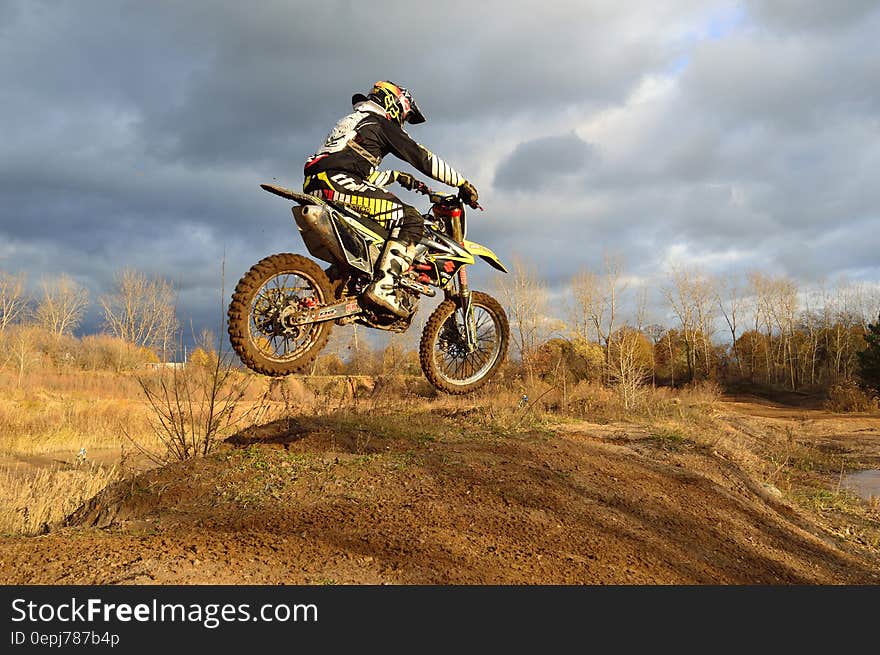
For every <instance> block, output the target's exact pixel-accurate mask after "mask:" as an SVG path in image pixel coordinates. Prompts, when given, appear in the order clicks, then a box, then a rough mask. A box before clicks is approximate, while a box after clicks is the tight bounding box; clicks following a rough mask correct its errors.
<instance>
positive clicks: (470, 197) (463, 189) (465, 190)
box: [458, 180, 479, 209]
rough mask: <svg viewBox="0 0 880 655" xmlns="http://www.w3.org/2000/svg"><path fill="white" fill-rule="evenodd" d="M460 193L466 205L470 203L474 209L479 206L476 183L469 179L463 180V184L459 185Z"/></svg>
mask: <svg viewBox="0 0 880 655" xmlns="http://www.w3.org/2000/svg"><path fill="white" fill-rule="evenodd" d="M458 195H459V197H460V198H461V199H462V200H463V201H464V203H465V204H466V205H470V206H471V207H473V208H474V209H476V208H477V207H479V205H478V204H477V190H476V188H474V185H473V184H471V183H470V182H468V181H467V180H465V181H464V182H462V183H461V186H459V187H458Z"/></svg>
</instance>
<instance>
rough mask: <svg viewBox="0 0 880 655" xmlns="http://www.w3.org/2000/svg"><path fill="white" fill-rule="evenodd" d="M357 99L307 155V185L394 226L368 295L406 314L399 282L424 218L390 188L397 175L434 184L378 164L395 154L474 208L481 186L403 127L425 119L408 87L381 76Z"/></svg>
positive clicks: (409, 183) (412, 186)
mask: <svg viewBox="0 0 880 655" xmlns="http://www.w3.org/2000/svg"><path fill="white" fill-rule="evenodd" d="M351 104H352V109H353V110H354V111H353V112H352V113H351V114H349V115H348V116H346V117H344V118H342V119H341V120H340V121H339V122H338V123H337V124H336V126H335V127H334V128H333V130H332V131H331V132H330V134H328V135H327V139H326V141H325V142H324V145H323V146H322V147H321V149H320V150H318V152H316V153H315V154H314V155H312V156H311V157H309V158H308V159H307V160H306V163H305V166H304V168H303V173H304V175H305V181H304V182H303V191H304V192H306V193H310V194H313V195H317V196H319V197H324V198H326V199H327V200H332V201H334V202H339V203H342V204H345V205H349V206H351V207H352V208H354V209H355V210H357V211H358V212H360V213H361V214H363V215H366V216H369V217H370V218H372V219H373V220H376V221H378V222H380V223H381V224H383V225H384V226H386V227H388V228H389V229H391V233H390V235H389V238H388V240H387V241H386V244H385V249H384V250H383V252H382V256H381V257H380V259H379V262H378V263H377V264H376V269H377V270H376V271H375V272H374V277H373V282H372V284H371V285H370V286H369V287H367V289H366V291H365V293H364V296H365V297H366V298H367V299H368V300H369V301H370V302H372V303H374V304H375V305H378V306H379V307H382V308H384V309H386V310H388V311H390V312H392V313H394V314H396V315H398V316H406V315H407V314H408V313H409V311H408V310H407V308H406V307H404V306H403V305H402V304H401V302H400V298H399V297H398V295H397V293H396V288H397V280H398V278H399V277H400V276H401V275H402V274H403V273H404V272H406V270H407V269H409V267H410V265H411V264H412V260H413V257H414V255H415V249H416V245H417V244H418V242H419V241H420V240H421V238H422V234H423V231H424V218H423V217H422V215H421V214H420V213H419V211H418V210H417V209H416V208H415V207H412V206H410V205H407V204H406V203H404V202H403V201H401V200H400V199H399V198H398V197H397V196H395V195H394V194H392V193H390V192H389V191H386V190H385V188H384V187H385V185H387V184H390V183H391V182H394V181H396V182H397V183H398V184H400V185H401V186H402V187H403V188H405V189H408V190H415V191H421V192H425V191H426V190H427V188H426V187H425V185H424V184H423V183H422V182H420V181H419V180H417V179H415V178H414V177H413V176H412V175H409V174H408V173H404V172H401V171H379V170H377V167H378V166H379V162H381V161H382V158H383V157H384V156H385V155H387V154H388V153H392V154H394V155H395V156H396V157H398V158H399V159H402V160H403V161H405V162H407V163H409V164H411V165H412V166H413V167H414V168H416V169H418V170H420V171H421V172H422V173H424V174H425V175H429V176H431V177H432V178H433V179H435V180H437V181H438V182H443V183H444V184H448V185H450V186H454V187H458V188H459V190H460V191H459V195H460V196H461V198H462V199H463V200H464V202H465V203H467V204H468V205H470V206H471V207H476V206H477V190H476V189H475V188H474V186H473V185H472V184H471V183H470V182H468V181H467V180H466V179H465V178H464V177H462V176H461V175H460V174H459V173H458V172H456V171H455V169H453V168H452V167H451V166H450V165H449V164H447V163H446V162H444V161H443V160H442V159H440V158H439V157H437V156H436V155H435V154H434V153H432V152H431V151H430V150H428V149H427V148H425V147H424V146H422V145H420V144H418V143H416V142H415V141H413V140H412V138H411V137H410V136H409V135H408V134H407V133H406V131H404V129H403V124H404V123H405V122H409V123H412V124H413V125H415V124H418V123H424V122H425V115H424V114H423V113H422V112H421V110H420V109H419V106H418V105H417V104H416V101H415V99H414V98H413V96H412V94H411V93H410V92H409V91H408V90H407V89H405V88H403V87H401V86H398V85H397V84H394V83H392V82H388V81H383V82H376V84H375V85H374V86H373V88H372V89H371V90H370V92H369V93H368V94H367V95H364V94H362V93H356V94H355V95H353V96H352V98H351Z"/></svg>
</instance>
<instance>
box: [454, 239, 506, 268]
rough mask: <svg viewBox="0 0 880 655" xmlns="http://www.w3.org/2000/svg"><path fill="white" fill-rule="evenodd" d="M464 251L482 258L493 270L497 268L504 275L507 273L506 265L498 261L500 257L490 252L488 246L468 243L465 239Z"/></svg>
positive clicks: (473, 242)
mask: <svg viewBox="0 0 880 655" xmlns="http://www.w3.org/2000/svg"><path fill="white" fill-rule="evenodd" d="M463 245H464V249H465V250H467V251H468V252H469V253H470V254H472V255H474V256H479V257H482V258H483V259H485V260H486V262H488V264H489V265H490V266H491V267H492V268H497V269H498V270H499V271H501V272H502V273H507V269H506V268H504V264H502V263H501V260H500V259H498V256H497V255H496V254H495V253H494V252H492V251H491V250H489V249H488V248H487V247H486V246H483V245H480V244H479V243H477V242H476V241H468V240H467V239H465V242H464V244H463Z"/></svg>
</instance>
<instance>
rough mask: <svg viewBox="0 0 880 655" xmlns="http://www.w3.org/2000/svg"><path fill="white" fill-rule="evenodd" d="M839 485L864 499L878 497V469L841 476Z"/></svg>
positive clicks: (879, 483) (879, 487)
mask: <svg viewBox="0 0 880 655" xmlns="http://www.w3.org/2000/svg"><path fill="white" fill-rule="evenodd" d="M841 485H842V486H843V487H845V488H847V489H850V490H851V491H854V492H856V493H857V494H858V495H859V496H861V497H862V498H864V499H865V500H871V497H874V498H880V470H876V471H856V472H855V473H850V474H848V475H845V476H844V477H843V480H841Z"/></svg>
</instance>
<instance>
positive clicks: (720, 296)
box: [715, 278, 744, 377]
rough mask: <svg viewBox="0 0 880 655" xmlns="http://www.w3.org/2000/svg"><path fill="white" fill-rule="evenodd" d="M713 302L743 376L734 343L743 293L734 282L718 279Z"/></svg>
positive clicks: (737, 348) (737, 349) (738, 368)
mask: <svg viewBox="0 0 880 655" xmlns="http://www.w3.org/2000/svg"><path fill="white" fill-rule="evenodd" d="M715 302H717V303H718V309H720V310H721V315H722V316H723V317H724V320H725V322H726V323H727V329H729V330H730V339H731V342H732V349H733V358H734V359H735V360H736V367H737V370H738V371H739V374H740V377H742V375H743V366H742V358H741V357H740V355H739V347H738V346H737V343H736V338H737V337H736V329H737V320H738V318H739V317H740V316H741V314H742V310H743V302H744V298H743V292H742V288H741V287H740V286H739V284H738V283H737V281H736V280H727V279H724V278H720V279H718V282H717V284H716V285H715Z"/></svg>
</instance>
